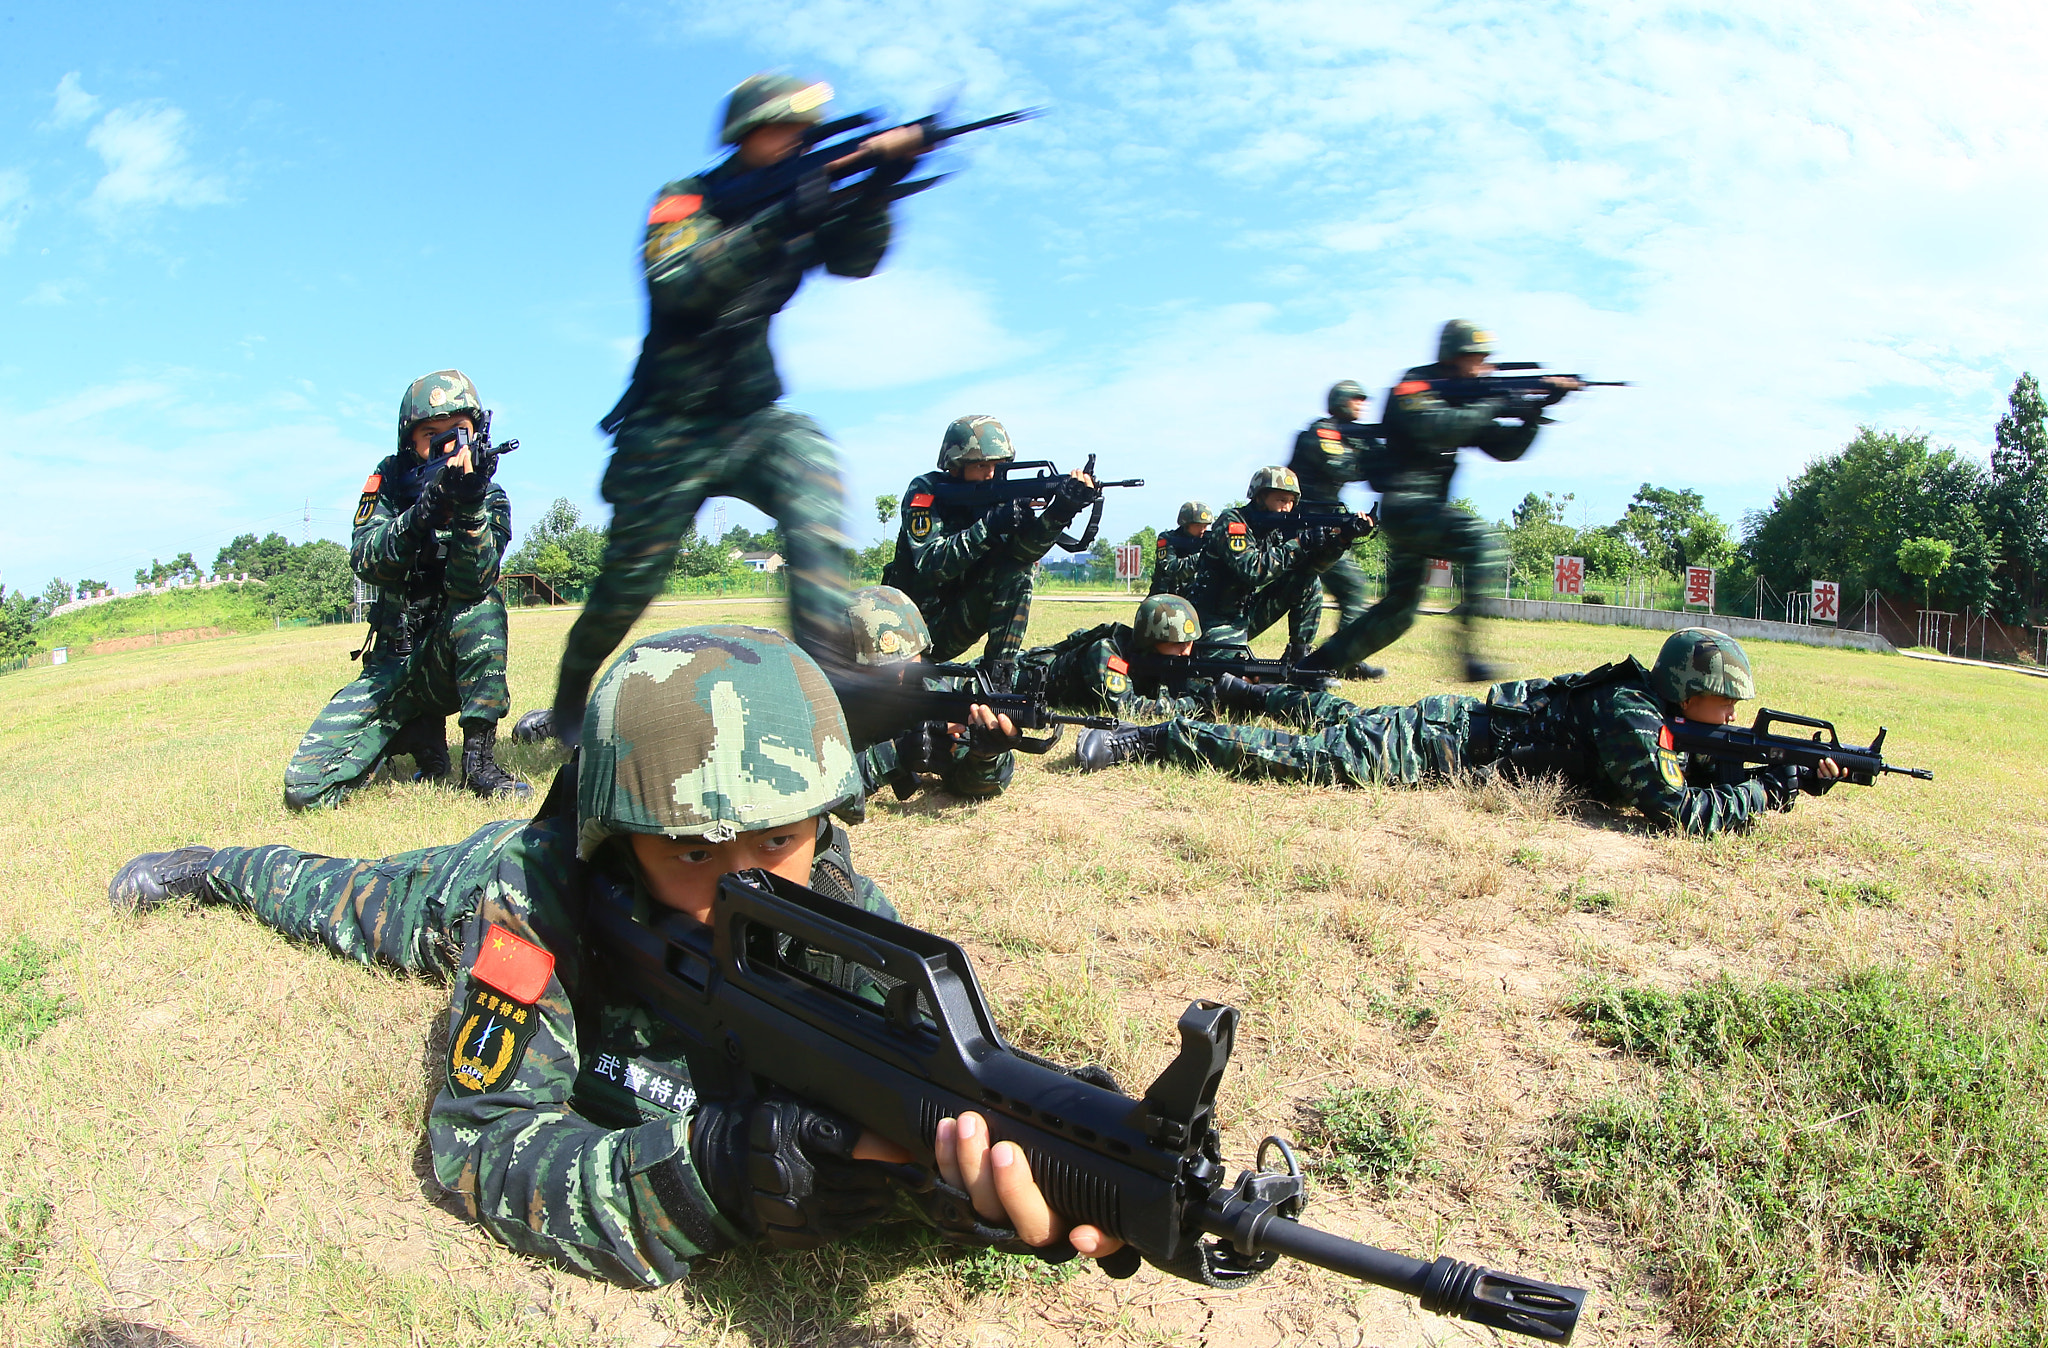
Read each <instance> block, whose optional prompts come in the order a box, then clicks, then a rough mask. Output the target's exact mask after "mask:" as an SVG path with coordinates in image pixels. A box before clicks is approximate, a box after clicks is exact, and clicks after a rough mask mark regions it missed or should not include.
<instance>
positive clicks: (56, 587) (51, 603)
mask: <svg viewBox="0 0 2048 1348" xmlns="http://www.w3.org/2000/svg"><path fill="white" fill-rule="evenodd" d="M70 602H71V587H70V586H69V585H66V584H65V583H64V582H63V581H62V580H60V579H58V578H57V577H55V576H52V577H51V578H50V583H49V584H48V585H45V586H44V587H43V612H45V613H48V612H49V611H50V610H51V609H54V608H56V607H58V606H59V605H62V604H68V603H70Z"/></svg>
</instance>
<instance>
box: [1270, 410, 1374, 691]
mask: <svg viewBox="0 0 2048 1348" xmlns="http://www.w3.org/2000/svg"><path fill="white" fill-rule="evenodd" d="M1365 403H1366V397H1365V389H1364V388H1363V387H1361V386H1360V385H1359V384H1358V383H1357V382H1356V381H1355V380H1350V379H1345V380H1342V381H1340V382H1338V383H1335V384H1332V385H1331V386H1330V392H1329V395H1328V396H1327V397H1326V398H1325V399H1324V405H1325V406H1326V407H1327V409H1328V413H1329V414H1328V415H1327V416H1323V417H1319V418H1317V419H1316V420H1314V421H1311V422H1310V423H1309V424H1308V428H1307V429H1306V430H1304V431H1302V433H1301V434H1300V435H1297V436H1295V437H1294V457H1293V458H1291V459H1289V460H1288V463H1287V466H1288V467H1289V468H1292V469H1293V470H1294V475H1295V477H1296V478H1298V479H1300V481H1301V499H1302V500H1303V501H1304V502H1307V503H1310V504H1317V505H1323V504H1327V505H1339V504H1342V502H1343V499H1344V488H1345V487H1347V486H1349V485H1350V484H1351V483H1353V482H1363V481H1365V480H1366V479H1367V478H1368V477H1370V476H1371V474H1372V464H1373V461H1374V456H1376V455H1377V454H1378V452H1379V450H1380V443H1379V441H1378V440H1377V439H1376V438H1374V437H1373V436H1371V435H1368V434H1367V433H1366V431H1367V428H1366V427H1365V426H1364V425H1362V424H1361V423H1360V420H1359V419H1360V418H1361V417H1363V416H1364V415H1365ZM1322 585H1323V592H1324V593H1325V594H1327V595H1329V596H1330V597H1331V598H1333V599H1335V600H1336V601H1337V626H1338V627H1340V628H1341V627H1343V626H1344V625H1345V624H1346V623H1349V622H1352V621H1354V620H1356V619H1357V618H1358V617H1359V616H1360V615H1361V614H1363V613H1364V612H1365V575H1364V573H1363V572H1361V571H1360V570H1359V569H1358V563H1357V562H1356V561H1354V560H1352V557H1351V552H1350V550H1349V549H1348V548H1347V549H1346V550H1345V551H1344V552H1343V553H1342V554H1341V555H1340V556H1339V557H1338V558H1337V560H1336V561H1334V562H1332V563H1331V564H1330V568H1329V570H1327V571H1325V572H1323V576H1322ZM1315 616H1316V618H1317V619H1318V625H1320V619H1321V617H1322V614H1321V612H1320V611H1318V612H1317V614H1316V615H1315ZM1310 639H1311V640H1313V639H1314V634H1313V632H1311V634H1310ZM1344 672H1345V674H1346V675H1347V676H1349V677H1351V678H1355V679H1378V678H1384V677H1385V676H1386V671H1385V670H1384V669H1381V668H1380V667H1379V666H1377V665H1368V664H1356V665H1353V666H1352V667H1351V668H1350V669H1348V670H1346V671H1344Z"/></svg>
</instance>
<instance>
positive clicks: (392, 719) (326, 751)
mask: <svg viewBox="0 0 2048 1348" xmlns="http://www.w3.org/2000/svg"><path fill="white" fill-rule="evenodd" d="M509 706H510V698H509V696H508V695H507V693H506V691H505V601H504V600H503V599H502V598H500V597H499V595H498V592H497V591H496V590H492V591H491V592H490V593H489V594H487V595H485V596H484V597H483V598H482V599H479V600H478V601H477V602H476V603H474V604H470V605H468V606H467V607H464V608H458V609H452V610H444V611H443V612H442V614H441V616H440V617H439V618H437V619H436V620H435V621H434V623H433V625H432V626H430V627H428V628H427V629H426V630H425V631H423V632H420V633H418V634H417V635H416V636H415V637H414V638H413V650H412V654H410V655H393V654H391V653H390V652H389V651H387V650H385V649H384V638H383V636H382V635H381V634H380V635H379V637H378V639H377V645H376V646H375V647H373V648H372V649H371V650H370V652H369V653H368V654H366V655H365V656H364V657H363V672H362V674H361V675H360V676H359V677H357V679H356V680H355V682H353V683H351V684H349V685H348V686H347V687H346V688H343V689H342V690H341V691H340V692H338V693H336V694H335V695H334V697H333V699H332V700H331V701H329V702H328V704H327V705H326V707H324V708H322V709H321V712H320V715H319V716H318V717H317V718H315V720H314V721H313V726H312V728H311V729H310V730H308V731H307V732H306V734H305V738H303V739H301V740H300V741H299V747H298V749H297V750H295V751H294V752H293V754H292V761H291V762H290V763H289V764H287V765H286V767H285V770H284V802H285V804H286V805H288V806H290V807H291V808H292V809H294V810H304V809H310V808H312V807H314V806H317V805H338V804H340V803H341V799H342V797H343V796H345V795H347V794H348V793H349V792H350V791H353V790H355V789H356V788H357V787H359V786H362V785H364V784H365V783H366V782H367V781H368V779H369V776H370V774H371V773H373V772H375V771H376V770H377V765H378V764H379V763H380V762H382V761H383V759H384V753H385V750H386V748H387V747H388V746H389V745H390V743H391V740H392V737H393V736H395V735H396V734H397V733H398V731H399V729H400V727H402V726H404V725H405V723H406V722H408V721H411V720H413V719H414V718H416V717H420V716H447V715H449V714H451V713H459V714H460V716H461V719H462V720H464V721H483V722H487V723H489V724H491V725H496V724H497V723H498V722H499V721H501V720H503V719H504V716H505V712H506V711H507V709H508V708H509Z"/></svg>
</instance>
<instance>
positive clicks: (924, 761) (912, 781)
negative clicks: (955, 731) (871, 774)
mask: <svg viewBox="0 0 2048 1348" xmlns="http://www.w3.org/2000/svg"><path fill="white" fill-rule="evenodd" d="M890 744H891V745H893V746H894V747H895V750H896V770H895V771H894V772H892V773H890V774H889V776H888V777H887V778H886V779H885V780H886V781H887V782H888V783H889V785H890V786H891V787H893V788H894V789H895V792H896V799H898V800H909V799H910V798H911V797H912V796H914V795H916V794H917V787H918V781H917V775H918V774H919V773H921V772H942V771H944V770H945V763H946V756H947V752H948V751H949V750H950V749H951V747H952V744H953V737H952V736H951V735H949V734H948V733H947V732H946V723H945V722H944V721H926V722H924V723H923V724H922V725H918V726H913V727H912V728H911V729H909V730H906V731H904V732H903V733H902V734H900V735H898V736H896V738H895V739H893V740H891V741H890Z"/></svg>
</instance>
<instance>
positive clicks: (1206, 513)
mask: <svg viewBox="0 0 2048 1348" xmlns="http://www.w3.org/2000/svg"><path fill="white" fill-rule="evenodd" d="M1215 522H1216V512H1215V511H1213V510H1211V509H1209V507H1207V506H1205V505H1203V504H1202V503H1201V502H1200V501H1182V502H1181V503H1180V515H1179V516H1178V517H1177V518H1176V519H1175V520H1174V523H1175V524H1177V525H1179V526H1180V527H1181V528H1183V529H1185V528H1187V527H1188V526H1189V525H1190V524H1214V523H1215Z"/></svg>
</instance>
